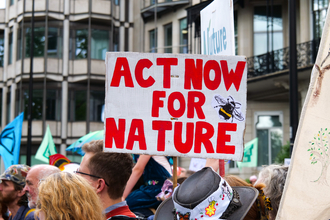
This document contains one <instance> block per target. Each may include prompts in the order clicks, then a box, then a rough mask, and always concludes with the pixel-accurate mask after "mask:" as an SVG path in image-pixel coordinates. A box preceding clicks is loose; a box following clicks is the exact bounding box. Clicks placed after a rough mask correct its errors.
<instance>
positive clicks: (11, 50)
mask: <svg viewBox="0 0 330 220" xmlns="http://www.w3.org/2000/svg"><path fill="white" fill-rule="evenodd" d="M8 49H9V50H8V64H12V63H13V33H9V48H8Z"/></svg>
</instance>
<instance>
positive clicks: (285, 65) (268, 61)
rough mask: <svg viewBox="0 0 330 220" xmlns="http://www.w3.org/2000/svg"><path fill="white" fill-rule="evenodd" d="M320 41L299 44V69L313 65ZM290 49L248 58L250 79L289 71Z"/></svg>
mask: <svg viewBox="0 0 330 220" xmlns="http://www.w3.org/2000/svg"><path fill="white" fill-rule="evenodd" d="M319 44H320V40H319V39H318V40H312V41H308V42H304V43H301V44H297V68H298V69H299V68H303V67H307V66H310V65H313V64H314V62H315V58H316V55H317V51H318V49H319ZM289 51H290V50H289V47H286V48H283V49H279V50H274V51H272V52H269V53H265V54H261V55H258V56H254V57H249V58H247V63H248V78H252V77H256V76H262V75H266V74H269V73H274V72H278V71H285V70H288V69H289V67H290V66H289V60H290V55H289Z"/></svg>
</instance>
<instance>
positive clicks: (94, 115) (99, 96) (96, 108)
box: [89, 91, 105, 122]
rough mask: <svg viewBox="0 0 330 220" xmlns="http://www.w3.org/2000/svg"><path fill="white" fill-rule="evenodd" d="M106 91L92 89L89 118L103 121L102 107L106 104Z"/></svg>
mask: <svg viewBox="0 0 330 220" xmlns="http://www.w3.org/2000/svg"><path fill="white" fill-rule="evenodd" d="M104 99H105V92H104V91H91V95H90V99H89V109H90V111H89V114H90V115H89V120H90V121H99V122H100V121H101V114H102V107H103V105H104Z"/></svg>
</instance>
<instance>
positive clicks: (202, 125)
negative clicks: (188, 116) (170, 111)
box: [194, 121, 214, 153]
mask: <svg viewBox="0 0 330 220" xmlns="http://www.w3.org/2000/svg"><path fill="white" fill-rule="evenodd" d="M204 129H205V130H206V132H205V133H203V130H204ZM213 135H214V128H213V126H212V125H211V124H209V123H207V122H203V121H199V122H196V133H195V149H194V153H201V146H202V143H203V144H204V147H205V149H206V153H214V149H213V145H212V142H211V141H210V138H212V137H213Z"/></svg>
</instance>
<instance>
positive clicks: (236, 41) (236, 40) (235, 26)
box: [234, 10, 238, 55]
mask: <svg viewBox="0 0 330 220" xmlns="http://www.w3.org/2000/svg"><path fill="white" fill-rule="evenodd" d="M234 34H235V55H237V54H238V39H237V35H238V34H237V10H235V11H234Z"/></svg>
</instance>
